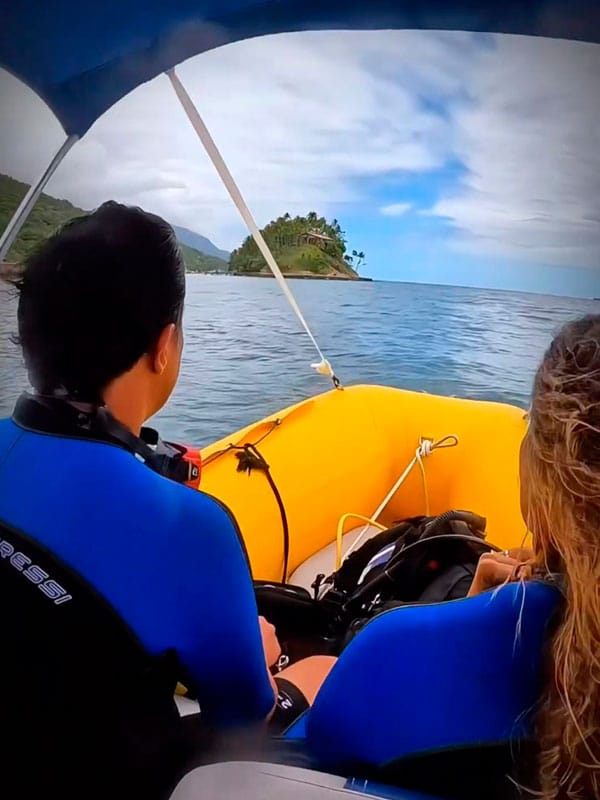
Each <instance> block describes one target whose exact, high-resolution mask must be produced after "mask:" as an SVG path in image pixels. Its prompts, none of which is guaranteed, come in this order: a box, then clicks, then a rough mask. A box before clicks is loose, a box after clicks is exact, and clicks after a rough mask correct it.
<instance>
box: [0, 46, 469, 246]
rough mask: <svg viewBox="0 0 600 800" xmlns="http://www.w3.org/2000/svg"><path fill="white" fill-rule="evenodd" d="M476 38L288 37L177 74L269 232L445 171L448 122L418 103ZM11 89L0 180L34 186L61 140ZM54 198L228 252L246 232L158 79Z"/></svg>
mask: <svg viewBox="0 0 600 800" xmlns="http://www.w3.org/2000/svg"><path fill="white" fill-rule="evenodd" d="M470 39H471V37H469V36H468V35H466V34H456V35H451V34H421V33H419V32H404V33H394V32H383V33H382V32H380V33H351V32H347V33H338V32H328V33H303V34H290V35H284V36H276V37H267V38H265V39H261V40H251V41H248V42H241V43H238V44H235V45H230V46H228V47H224V48H221V49H219V50H217V51H214V52H211V53H206V54H204V55H202V56H199V57H197V58H195V59H192V60H190V61H188V62H187V63H185V64H183V65H182V66H181V67H180V68H179V70H178V71H179V74H180V76H181V78H182V79H183V81H184V83H185V85H186V87H187V88H188V90H189V92H190V94H191V95H192V97H193V99H194V100H195V102H196V103H197V105H198V107H199V109H200V112H201V113H202V114H203V116H204V117H205V120H206V122H207V124H208V125H209V127H210V129H211V131H212V132H213V135H214V138H215V140H216V141H217V143H218V145H219V147H220V148H221V150H222V153H223V155H224V157H225V159H226V160H227V162H228V164H229V166H230V168H231V170H232V172H233V174H234V176H235V177H236V178H237V180H238V181H239V184H240V187H241V188H242V191H243V192H244V193H245V194H246V196H247V200H248V202H249V204H250V206H251V207H252V209H253V210H254V211H255V214H256V216H257V218H258V221H259V223H265V222H266V221H268V219H270V218H271V217H272V216H273V215H275V214H279V213H281V212H282V211H283V210H288V209H289V210H290V211H291V212H298V211H301V210H304V211H307V210H309V209H310V208H312V207H316V208H317V209H318V210H320V211H323V212H327V211H328V210H329V209H330V208H332V207H334V206H335V207H336V208H339V206H340V205H342V206H343V205H344V204H348V203H353V202H358V201H361V200H363V199H364V198H363V197H362V195H361V194H360V192H359V190H358V188H357V185H356V184H357V179H359V178H361V177H373V176H375V177H376V176H383V175H385V174H387V173H389V172H393V171H402V170H411V171H426V170H430V169H434V168H436V167H439V166H440V165H442V164H443V163H444V161H445V159H446V158H447V156H448V141H447V137H446V136H445V133H444V132H445V129H446V126H447V123H446V121H445V120H444V119H443V118H441V117H440V116H439V115H438V114H436V113H434V112H433V111H431V110H428V109H427V108H425V107H423V105H422V102H421V96H420V95H421V93H433V94H442V95H444V96H447V95H451V94H452V93H454V92H458V91H459V90H460V86H461V83H462V81H463V79H464V73H466V72H467V71H468V69H469V61H470V58H471V57H470V49H469V42H470ZM448 63H451V64H452V68H451V69H449V70H448V69H446V67H447V65H448ZM11 84H12V85H11ZM14 84H15V82H14V80H13V79H9V78H7V77H6V76H5V77H4V80H3V83H2V86H1V87H0V91H1V93H2V97H3V105H4V103H5V102H6V100H5V98H6V96H7V95H9V96H11V98H12V99H11V98H9V105H10V107H11V109H12V110H13V114H12V116H11V119H10V120H9V119H7V118H5V117H4V116H2V117H1V118H0V126H1V127H0V135H1V138H2V141H3V144H4V142H6V145H7V146H3V148H2V153H1V155H0V171H8V172H10V173H11V174H13V175H15V176H16V177H19V178H21V179H25V180H31V179H32V178H33V177H34V176H35V173H36V172H37V170H38V169H39V165H40V164H41V163H43V161H44V160H45V159H47V157H48V154H49V152H50V151H51V150H52V148H53V147H56V146H57V145H58V142H59V141H60V132H59V129H58V127H57V125H56V122H55V121H54V120H53V119H52V118H51V117H50V115H49V113H48V112H47V110H44V109H41V108H40V105H41V104H40V103H39V102H36V101H34V100H32V98H31V97H24V95H23V92H22V91H21V93H20V94H19V92H18V91H17V88H15V85H14ZM7 87H8V88H7ZM19 98H20V99H19ZM34 120H36V122H34ZM24 130H26V139H27V141H26V142H25V141H23V139H22V133H23V131H24ZM44 151H45V157H41V155H40V154H41V153H42V152H44ZM32 154H33V156H32ZM34 161H35V166H36V169H33V166H34V164H33V162H34ZM48 190H49V191H50V192H51V193H54V194H57V195H60V196H66V197H68V198H70V199H72V200H73V202H76V203H78V204H80V205H82V206H84V207H86V208H89V207H93V206H95V205H97V204H98V203H99V202H101V201H103V200H105V199H107V198H108V197H113V198H115V199H118V200H121V201H124V202H129V203H139V204H141V205H143V206H146V207H149V208H152V209H153V210H155V211H157V212H158V213H161V214H163V215H165V216H166V217H167V218H168V219H169V220H171V221H172V222H175V223H177V224H181V225H186V226H188V227H191V228H193V229H194V230H197V231H199V232H202V233H205V234H206V235H209V236H211V237H213V238H214V239H215V240H216V241H217V242H218V243H219V244H224V245H228V246H232V245H235V244H236V243H237V242H238V241H239V238H240V236H241V235H242V233H243V226H242V224H241V223H239V222H238V219H237V215H236V212H235V210H234V209H233V208H232V205H231V202H230V200H229V198H228V196H227V195H226V194H225V191H224V189H223V188H222V187H221V185H220V183H219V181H218V180H217V178H216V177H215V174H214V170H213V168H212V165H210V164H209V163H208V160H207V157H206V156H205V155H204V153H203V151H202V149H201V146H200V144H199V142H198V141H197V139H196V138H195V134H194V133H193V131H192V129H191V127H190V125H189V123H188V121H187V119H185V117H184V115H183V111H182V110H181V108H180V107H179V105H178V103H177V101H176V99H175V97H174V95H173V93H172V90H171V88H170V86H169V84H168V81H167V79H166V78H165V77H160V78H157V79H156V80H154V81H152V82H151V83H149V84H147V85H145V86H142V87H139V88H138V89H137V90H136V91H135V92H133V93H132V94H131V95H129V96H128V97H126V98H124V99H123V100H122V101H120V102H119V103H118V104H117V105H116V106H115V107H113V108H112V109H110V110H109V111H108V112H107V113H106V114H105V115H104V116H103V117H102V118H101V119H100V120H99V121H98V122H97V123H96V124H95V125H94V126H93V128H92V129H91V130H90V131H89V133H88V134H87V135H86V137H85V138H84V139H83V141H82V142H81V143H78V144H77V145H76V146H75V147H74V149H73V150H72V151H71V153H70V154H69V156H68V158H67V160H66V161H65V163H64V164H63V166H62V167H61V168H60V170H59V171H58V172H57V174H56V176H55V177H54V178H53V179H52V182H51V183H50V185H49V187H48Z"/></svg>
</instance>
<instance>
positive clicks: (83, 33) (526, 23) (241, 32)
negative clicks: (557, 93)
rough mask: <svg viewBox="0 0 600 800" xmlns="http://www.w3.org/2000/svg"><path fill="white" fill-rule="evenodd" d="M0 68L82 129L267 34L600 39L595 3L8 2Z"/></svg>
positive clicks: (70, 129)
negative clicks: (166, 74) (131, 95)
mask: <svg viewBox="0 0 600 800" xmlns="http://www.w3.org/2000/svg"><path fill="white" fill-rule="evenodd" d="M0 24H1V34H0V37H1V38H0V66H2V67H4V68H5V69H7V70H9V71H10V72H12V73H13V74H14V75H16V76H17V77H19V78H21V80H23V81H24V82H25V83H26V84H28V85H29V86H30V87H31V88H32V89H33V90H34V91H35V92H36V93H37V94H38V95H40V97H42V98H43V99H44V100H45V101H46V103H47V104H48V105H49V106H50V107H51V108H52V109H53V111H54V113H55V114H56V116H57V117H58V119H59V120H60V122H61V124H62V126H63V128H64V129H65V131H66V132H67V133H68V134H76V135H79V136H81V135H83V134H84V133H85V131H86V130H87V129H88V128H89V127H90V126H91V125H92V124H93V123H94V122H95V120H96V119H98V117H99V116H100V115H101V114H103V113H104V111H106V110H107V109H108V108H110V106H112V105H113V104H114V103H116V102H117V100H119V99H120V98H121V97H123V96H124V95H126V94H127V93H128V92H130V91H131V90H132V89H134V88H135V87H136V86H138V85H139V84H141V83H144V82H145V81H148V80H151V79H152V78H154V77H155V76H156V75H158V74H159V73H160V72H163V71H165V70H167V69H169V68H170V67H173V66H175V65H176V64H178V63H180V62H181V61H183V60H185V59H186V58H189V57H191V56H193V55H196V54H197V53H202V52H205V51H207V50H211V49H213V48H215V47H219V46H221V45H223V44H226V43H228V42H234V41H238V40H240V39H247V38H250V37H253V36H261V35H264V34H270V33H281V32H284V31H298V30H324V29H355V30H356V29H365V30H377V29H420V28H422V29H430V30H464V31H487V32H499V33H517V34H530V35H538V36H550V37H557V38H567V39H579V40H582V41H590V42H599V41H600V4H599V2H598V0H454V2H451V1H449V0H95V2H86V0H44V1H43V2H40V0H12V2H11V0H9V1H8V2H6V3H5V4H4V7H3V9H2V21H1V23H0Z"/></svg>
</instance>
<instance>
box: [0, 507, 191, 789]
mask: <svg viewBox="0 0 600 800" xmlns="http://www.w3.org/2000/svg"><path fill="white" fill-rule="evenodd" d="M0 603H1V605H2V609H3V623H2V634H1V642H2V658H1V659H0V686H1V687H2V690H1V691H0V730H1V732H2V755H3V759H4V760H5V763H7V764H10V765H11V766H10V769H9V770H3V771H2V777H1V778H0V795H1V796H3V797H11V798H15V800H20V799H21V798H23V800H24V798H26V797H27V798H29V797H37V796H40V797H42V796H48V797H54V796H56V797H61V798H62V800H79V798H83V797H85V798H86V800H100V799H101V798H102V799H103V798H106V797H114V798H121V797H126V796H127V797H138V796H139V797H144V800H154V798H156V799H157V800H160V799H161V798H163V797H165V796H167V794H168V793H169V791H170V790H171V788H172V786H173V785H174V782H175V780H176V779H177V778H178V777H179V776H181V775H182V774H183V773H184V771H185V769H186V768H187V759H188V758H190V757H191V756H192V754H193V752H194V751H195V750H196V746H197V744H199V743H200V741H201V738H202V735H203V730H202V727H201V723H200V721H199V717H198V715H196V716H195V717H194V716H190V715H189V712H192V713H193V706H192V705H191V704H190V701H187V702H186V701H184V699H183V698H181V699H179V698H178V701H177V702H178V703H179V704H180V708H178V705H177V704H176V702H175V701H174V691H175V686H176V680H177V676H178V667H177V659H176V657H175V655H174V653H171V652H170V651H169V652H166V653H164V654H163V655H161V656H158V657H154V656H150V655H149V654H148V653H147V652H146V651H145V650H144V649H143V648H142V646H141V644H140V643H139V641H138V639H137V638H136V637H135V636H134V634H133V633H132V632H131V630H130V629H129V627H128V626H127V625H126V624H125V622H124V621H123V620H122V618H121V617H120V616H119V615H117V613H116V612H115V611H114V610H113V608H112V607H111V606H110V605H109V604H108V603H107V602H106V600H105V599H104V598H103V597H102V596H101V595H100V594H98V593H97V592H96V591H95V590H94V589H93V587H91V586H90V585H89V584H87V582H86V581H85V580H84V579H83V578H81V576H80V575H78V574H77V573H75V572H74V571H73V570H71V569H70V568H69V567H68V566H66V565H65V564H64V563H63V562H62V561H61V560H60V559H58V558H56V557H55V556H54V555H53V554H51V553H49V552H48V551H47V550H46V548H44V547H43V546H41V545H40V544H39V543H37V542H36V541H34V540H33V539H31V538H30V537H28V536H27V535H26V534H24V533H22V532H20V531H18V530H16V529H14V528H12V527H10V526H8V525H5V524H4V523H2V522H1V521H0ZM196 710H197V707H196ZM92 776H93V777H92Z"/></svg>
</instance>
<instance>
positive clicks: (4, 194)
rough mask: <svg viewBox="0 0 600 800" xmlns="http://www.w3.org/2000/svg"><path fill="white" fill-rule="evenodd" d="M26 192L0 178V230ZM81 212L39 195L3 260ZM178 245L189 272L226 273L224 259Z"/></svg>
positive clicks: (20, 255)
mask: <svg viewBox="0 0 600 800" xmlns="http://www.w3.org/2000/svg"><path fill="white" fill-rule="evenodd" d="M27 189H28V187H27V186H26V184H24V183H21V182H20V181H16V180H14V178H9V177H8V175H0V230H4V228H5V227H6V225H7V224H8V221H9V220H10V218H11V216H12V214H13V212H14V210H15V209H16V207H17V206H18V204H19V203H20V202H21V199H22V198H23V195H24V194H25V192H26V191H27ZM85 213H86V212H85V211H83V210H82V209H81V208H77V206H74V205H73V204H72V203H69V202H68V200H58V199H57V198H55V197H51V196H50V195H47V194H42V195H41V196H40V198H39V200H38V201H37V203H36V204H35V208H34V209H33V211H32V212H31V214H30V215H29V218H28V220H27V222H26V223H25V225H24V227H23V229H22V230H21V233H20V234H19V236H18V237H17V241H16V242H15V243H14V244H13V246H12V248H11V249H10V251H9V253H8V258H7V261H8V262H16V263H20V262H21V261H23V259H24V258H26V257H27V255H28V254H29V253H30V252H31V250H32V249H33V248H34V247H36V246H37V244H38V243H39V242H41V241H42V240H43V239H45V238H46V237H48V236H50V235H51V234H52V233H54V231H56V229H57V228H59V227H60V226H61V225H64V223H65V222H68V220H70V219H73V217H78V216H81V215H82V214H85ZM199 238H203V237H199ZM206 241H208V239H207V240H206ZM180 245H181V250H182V253H183V258H184V260H185V266H186V269H187V270H188V271H189V272H227V269H228V266H227V261H225V260H224V259H222V258H217V257H216V256H214V255H210V254H209V255H206V254H205V253H202V252H199V251H198V250H196V249H194V248H193V247H189V246H188V245H186V244H184V243H183V242H181V241H180ZM213 247H214V245H213ZM215 249H216V248H215Z"/></svg>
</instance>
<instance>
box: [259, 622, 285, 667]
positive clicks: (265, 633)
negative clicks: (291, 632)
mask: <svg viewBox="0 0 600 800" xmlns="http://www.w3.org/2000/svg"><path fill="white" fill-rule="evenodd" d="M258 624H259V626H260V635H261V638H262V643H263V650H264V651H265V660H266V662H267V667H272V666H273V665H274V664H276V663H277V662H278V661H279V656H280V655H281V645H280V644H279V641H278V640H277V634H276V633H275V627H274V626H273V625H271V623H270V622H267V620H266V619H265V618H264V617H259V618H258Z"/></svg>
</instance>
